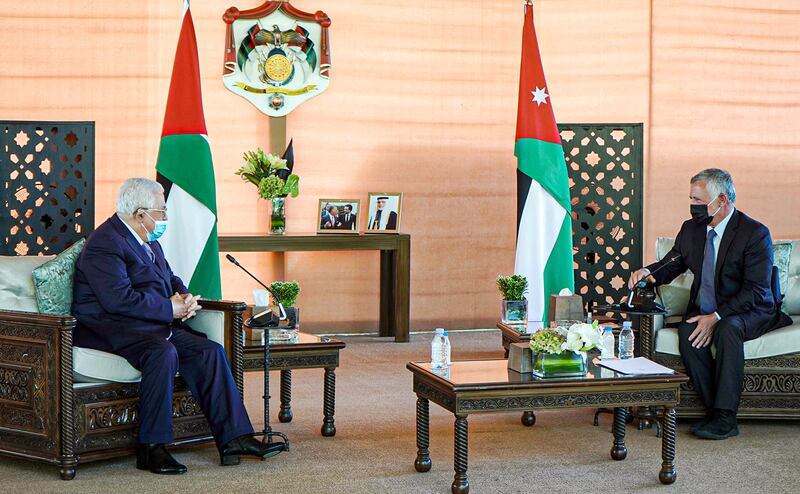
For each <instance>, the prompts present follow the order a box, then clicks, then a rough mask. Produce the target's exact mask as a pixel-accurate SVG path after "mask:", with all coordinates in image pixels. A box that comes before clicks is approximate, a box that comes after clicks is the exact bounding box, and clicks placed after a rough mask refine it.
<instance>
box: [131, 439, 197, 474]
mask: <svg viewBox="0 0 800 494" xmlns="http://www.w3.org/2000/svg"><path fill="white" fill-rule="evenodd" d="M136 468H138V469H139V470H150V471H151V472H153V473H158V474H162V475H179V474H182V473H186V466H184V465H181V464H180V463H178V462H177V461H175V458H173V457H172V455H171V454H169V451H167V448H165V447H164V445H163V444H139V445H137V446H136Z"/></svg>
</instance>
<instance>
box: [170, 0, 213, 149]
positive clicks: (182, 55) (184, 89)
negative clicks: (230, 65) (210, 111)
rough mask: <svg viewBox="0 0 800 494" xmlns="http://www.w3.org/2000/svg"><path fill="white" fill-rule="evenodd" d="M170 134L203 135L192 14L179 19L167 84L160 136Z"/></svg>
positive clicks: (201, 105) (201, 101) (198, 68)
mask: <svg viewBox="0 0 800 494" xmlns="http://www.w3.org/2000/svg"><path fill="white" fill-rule="evenodd" d="M173 134H203V135H206V134H207V131H206V120H205V117H204V116H203V95H202V93H201V92H200V61H199V59H198V56H197V39H196V38H195V35H194V23H193V22H192V12H191V10H189V9H187V10H186V14H185V15H184V16H183V23H182V25H181V34H180V37H179V38H178V48H177V49H176V50H175V63H174V64H173V66H172V80H171V81H170V83H169V96H168V97H167V108H166V111H165V113H164V127H163V129H162V131H161V136H162V137H163V136H167V135H173Z"/></svg>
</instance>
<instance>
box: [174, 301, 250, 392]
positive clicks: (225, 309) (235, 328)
mask: <svg viewBox="0 0 800 494" xmlns="http://www.w3.org/2000/svg"><path fill="white" fill-rule="evenodd" d="M199 303H200V305H201V306H202V307H203V309H202V310H201V311H199V312H198V313H197V315H195V316H194V317H193V318H191V319H189V320H188V321H187V324H189V326H191V328H192V329H194V330H195V331H199V332H201V333H205V334H206V335H208V337H209V339H211V340H214V341H216V342H217V343H219V344H221V345H222V346H224V347H225V351H226V353H227V354H228V361H229V362H230V364H231V372H232V373H233V378H234V380H235V381H236V386H237V387H238V388H239V393H242V392H243V389H244V388H243V386H244V377H243V376H244V374H243V372H244V368H243V365H244V363H243V361H244V354H243V351H244V346H243V338H244V331H243V327H242V313H243V312H244V310H245V309H246V308H247V304H245V303H244V302H235V301H232V300H206V299H201V300H200V302H199Z"/></svg>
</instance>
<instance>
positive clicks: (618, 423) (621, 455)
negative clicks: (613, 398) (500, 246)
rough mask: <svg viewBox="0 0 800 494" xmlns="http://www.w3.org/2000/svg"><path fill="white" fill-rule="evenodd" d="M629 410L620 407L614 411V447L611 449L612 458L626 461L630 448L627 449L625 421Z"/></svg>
mask: <svg viewBox="0 0 800 494" xmlns="http://www.w3.org/2000/svg"><path fill="white" fill-rule="evenodd" d="M627 414H628V409H627V408H625V407H618V408H615V409H614V446H613V447H612V448H611V458H613V459H615V460H618V461H619V460H624V459H625V458H626V457H627V456H628V448H626V447H625V419H626V417H627Z"/></svg>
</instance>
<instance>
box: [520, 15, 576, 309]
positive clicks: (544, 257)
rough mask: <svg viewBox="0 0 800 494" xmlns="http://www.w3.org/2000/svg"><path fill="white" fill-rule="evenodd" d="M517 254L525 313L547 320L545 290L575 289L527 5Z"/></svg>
mask: <svg viewBox="0 0 800 494" xmlns="http://www.w3.org/2000/svg"><path fill="white" fill-rule="evenodd" d="M514 155H515V156H516V157H517V258H516V266H515V272H516V273H518V274H521V275H523V276H525V277H527V278H528V295H527V298H528V306H529V309H528V314H529V316H528V317H529V319H531V320H538V321H545V320H547V308H548V304H549V300H550V295H551V294H554V293H558V292H559V291H560V290H561V289H562V288H569V289H570V290H574V289H575V280H574V278H573V273H572V218H571V217H570V209H571V208H570V198H569V181H568V178H567V164H566V162H565V160H564V150H563V148H562V147H561V137H560V136H559V134H558V127H557V126H556V119H555V116H554V115H553V105H552V102H551V101H550V95H549V94H548V92H547V82H546V81H545V78H544V69H543V68H542V60H541V58H540V57H539V45H538V43H537V41H536V31H535V30H534V27H533V7H532V6H531V5H526V6H525V22H524V25H523V29H522V63H521V65H520V74H519V102H518V107H517V139H516V144H515V146H514Z"/></svg>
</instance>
